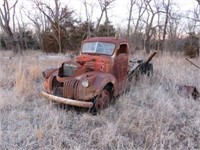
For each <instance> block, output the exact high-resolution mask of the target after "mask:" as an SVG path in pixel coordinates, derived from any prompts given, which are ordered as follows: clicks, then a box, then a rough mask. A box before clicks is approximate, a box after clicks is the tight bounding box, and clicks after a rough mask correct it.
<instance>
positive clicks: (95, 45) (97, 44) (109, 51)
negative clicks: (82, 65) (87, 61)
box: [81, 41, 116, 56]
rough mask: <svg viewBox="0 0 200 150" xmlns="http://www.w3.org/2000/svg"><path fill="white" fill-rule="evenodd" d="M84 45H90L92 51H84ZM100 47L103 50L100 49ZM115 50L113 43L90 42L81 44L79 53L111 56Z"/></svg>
mask: <svg viewBox="0 0 200 150" xmlns="http://www.w3.org/2000/svg"><path fill="white" fill-rule="evenodd" d="M85 44H92V45H90V46H91V47H92V46H93V47H92V48H91V49H92V50H89V49H87V50H84V45H85ZM88 46H89V45H88ZM102 46H103V47H104V48H102ZM108 46H109V47H108ZM105 47H106V48H107V49H106V48H105ZM100 49H101V50H100ZM115 49H116V44H115V43H111V42H102V41H91V42H85V43H83V44H82V46H81V53H83V54H99V55H108V56H112V55H113V54H114V52H115ZM103 50H104V52H103Z"/></svg>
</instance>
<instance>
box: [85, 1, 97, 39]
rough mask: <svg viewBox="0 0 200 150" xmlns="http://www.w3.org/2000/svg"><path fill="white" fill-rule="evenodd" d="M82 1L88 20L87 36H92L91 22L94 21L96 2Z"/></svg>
mask: <svg viewBox="0 0 200 150" xmlns="http://www.w3.org/2000/svg"><path fill="white" fill-rule="evenodd" d="M82 3H83V5H84V7H85V15H86V21H87V26H88V28H87V36H88V37H90V36H91V23H92V15H93V9H94V7H95V4H94V3H88V2H87V0H82Z"/></svg>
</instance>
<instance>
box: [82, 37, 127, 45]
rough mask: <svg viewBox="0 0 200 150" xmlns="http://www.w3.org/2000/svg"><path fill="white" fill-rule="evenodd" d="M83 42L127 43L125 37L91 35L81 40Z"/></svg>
mask: <svg viewBox="0 0 200 150" xmlns="http://www.w3.org/2000/svg"><path fill="white" fill-rule="evenodd" d="M85 42H109V43H114V44H120V43H127V40H126V39H125V38H119V37H91V38H88V39H86V40H84V41H83V43H85Z"/></svg>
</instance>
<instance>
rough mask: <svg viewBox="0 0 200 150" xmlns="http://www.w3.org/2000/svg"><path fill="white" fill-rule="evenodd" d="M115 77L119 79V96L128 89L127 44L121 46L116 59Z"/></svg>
mask: <svg viewBox="0 0 200 150" xmlns="http://www.w3.org/2000/svg"><path fill="white" fill-rule="evenodd" d="M113 69H114V70H113V75H114V76H115V77H116V79H117V87H118V94H121V93H122V92H123V91H124V90H125V88H126V78H127V69H128V47H127V44H122V45H120V47H119V49H118V50H117V52H116V57H115V59H114V66H113Z"/></svg>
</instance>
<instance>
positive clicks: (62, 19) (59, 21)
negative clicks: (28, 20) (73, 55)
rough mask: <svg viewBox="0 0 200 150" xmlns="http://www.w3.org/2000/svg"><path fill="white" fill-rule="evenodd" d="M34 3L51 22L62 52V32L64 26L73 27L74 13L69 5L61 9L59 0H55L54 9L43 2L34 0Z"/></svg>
mask: <svg viewBox="0 0 200 150" xmlns="http://www.w3.org/2000/svg"><path fill="white" fill-rule="evenodd" d="M34 3H35V4H36V6H37V8H38V9H39V11H40V12H42V13H43V14H44V16H45V17H46V18H47V20H48V22H50V24H51V27H52V30H53V33H54V37H55V40H56V41H57V43H58V46H59V52H61V51H62V42H61V32H62V30H63V29H64V26H70V25H71V24H70V23H71V15H72V13H73V11H69V9H68V7H67V5H66V6H65V7H61V3H60V1H59V0H54V8H51V7H50V5H48V4H45V3H43V2H41V0H34Z"/></svg>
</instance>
